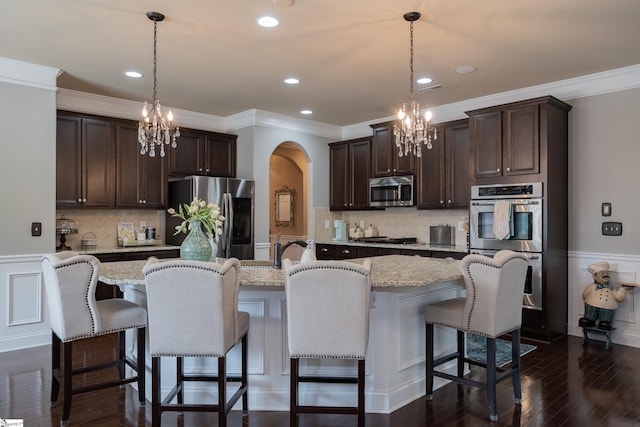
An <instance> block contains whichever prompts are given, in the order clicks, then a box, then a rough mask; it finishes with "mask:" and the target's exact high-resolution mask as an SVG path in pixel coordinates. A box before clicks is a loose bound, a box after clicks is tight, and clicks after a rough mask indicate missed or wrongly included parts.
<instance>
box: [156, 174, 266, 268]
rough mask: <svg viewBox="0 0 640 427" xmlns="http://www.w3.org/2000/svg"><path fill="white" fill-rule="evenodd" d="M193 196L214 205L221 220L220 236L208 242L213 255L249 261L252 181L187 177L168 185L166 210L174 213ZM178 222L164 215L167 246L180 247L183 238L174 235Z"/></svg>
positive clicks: (176, 219) (251, 235)
mask: <svg viewBox="0 0 640 427" xmlns="http://www.w3.org/2000/svg"><path fill="white" fill-rule="evenodd" d="M194 197H198V198H199V199H201V200H206V201H207V202H211V203H215V204H216V205H218V206H219V207H220V209H221V211H222V215H224V217H225V221H224V225H223V228H222V235H220V236H217V235H216V236H215V237H214V239H213V242H212V247H213V252H212V254H213V256H214V257H221V258H231V257H235V258H238V259H253V246H254V237H253V235H254V231H253V227H254V218H255V217H254V215H255V214H254V212H255V182H254V181H250V180H245V179H234V178H211V177H206V176H189V177H186V178H184V179H181V180H178V181H170V182H169V207H172V208H174V209H176V210H177V209H178V206H179V205H182V204H189V203H191V201H192V200H193V198H194ZM180 222H181V221H180V219H178V218H173V217H172V216H171V215H169V214H167V220H166V227H167V229H166V242H167V244H170V245H180V244H181V243H182V241H183V240H184V238H185V237H186V234H184V233H179V234H177V235H175V236H174V233H175V227H176V226H177V225H179V224H180Z"/></svg>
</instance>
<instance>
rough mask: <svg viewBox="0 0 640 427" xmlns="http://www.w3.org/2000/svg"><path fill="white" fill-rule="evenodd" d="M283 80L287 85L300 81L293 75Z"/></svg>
mask: <svg viewBox="0 0 640 427" xmlns="http://www.w3.org/2000/svg"><path fill="white" fill-rule="evenodd" d="M284 82H285V83H286V84H288V85H297V84H298V83H300V80H298V79H296V78H295V77H289V78H286V79H284Z"/></svg>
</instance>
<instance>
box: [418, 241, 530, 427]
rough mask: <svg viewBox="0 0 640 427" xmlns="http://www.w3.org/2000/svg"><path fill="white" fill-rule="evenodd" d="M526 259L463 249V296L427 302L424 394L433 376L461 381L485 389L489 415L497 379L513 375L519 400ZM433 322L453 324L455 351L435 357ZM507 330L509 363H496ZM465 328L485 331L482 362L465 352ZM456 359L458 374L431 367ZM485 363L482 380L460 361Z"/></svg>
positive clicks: (430, 389) (428, 391) (429, 390)
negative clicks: (473, 376) (467, 252)
mask: <svg viewBox="0 0 640 427" xmlns="http://www.w3.org/2000/svg"><path fill="white" fill-rule="evenodd" d="M528 266H529V261H528V259H527V257H526V256H525V255H523V254H521V253H517V252H512V251H499V252H498V253H496V255H495V256H494V257H493V258H490V257H486V256H483V255H467V256H465V257H464V259H463V260H462V263H461V270H462V274H463V276H464V284H465V288H466V291H467V293H466V297H462V298H454V299H449V300H444V301H440V302H437V303H434V304H429V305H427V307H426V308H425V313H424V319H425V322H426V354H427V369H426V371H427V374H426V376H427V387H426V395H427V399H428V400H431V399H432V394H433V377H434V376H437V377H441V378H445V379H448V380H451V381H455V382H457V383H459V384H465V385H471V386H475V387H480V388H484V389H486V390H487V401H488V404H489V418H490V419H491V420H492V421H495V420H497V419H498V415H497V412H496V383H498V382H500V381H502V380H504V379H506V378H509V377H511V379H512V381H513V392H514V395H515V402H516V404H520V403H521V390H520V326H521V325H522V297H523V294H524V285H525V280H526V275H527V269H528ZM433 325H440V326H447V327H450V328H454V329H456V330H457V341H458V344H457V351H456V352H454V353H452V354H449V355H446V356H442V357H440V358H438V359H436V360H434V354H433ZM509 332H510V333H511V348H512V354H511V368H510V369H508V370H504V369H501V368H496V337H498V336H500V335H503V334H506V333H509ZM465 333H472V334H477V335H483V336H485V337H486V342H487V361H486V364H482V363H478V362H476V361H473V360H471V359H468V358H467V357H466V356H465ZM454 359H456V360H457V368H458V369H457V370H458V372H457V376H456V375H451V374H448V373H446V372H441V371H436V370H435V369H434V368H435V367H437V366H439V365H442V364H443V363H445V362H448V361H450V360H454ZM465 362H466V363H470V364H473V365H478V366H482V367H484V368H486V382H480V381H475V380H471V379H469V378H465V377H464V363H465Z"/></svg>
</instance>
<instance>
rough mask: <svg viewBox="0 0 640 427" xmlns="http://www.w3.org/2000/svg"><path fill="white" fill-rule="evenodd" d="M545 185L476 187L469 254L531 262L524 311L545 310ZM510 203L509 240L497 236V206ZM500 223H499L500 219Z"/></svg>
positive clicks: (472, 188)
mask: <svg viewBox="0 0 640 427" xmlns="http://www.w3.org/2000/svg"><path fill="white" fill-rule="evenodd" d="M542 190H543V188H542V183H541V182H536V183H528V184H508V185H474V186H472V187H471V202H470V205H469V225H470V227H469V251H470V252H471V253H474V254H481V255H488V256H493V255H495V253H496V252H498V251H499V250H503V249H510V250H513V251H518V252H523V253H524V254H525V255H527V257H528V258H529V263H530V266H529V269H528V272H527V280H526V283H525V294H524V298H523V307H524V308H527V309H532V310H542V260H543V241H542V236H543V233H542V213H543V203H544V198H543V191H542ZM499 201H501V202H502V203H503V207H504V206H505V205H504V203H505V202H506V203H507V204H506V206H507V209H508V210H509V215H508V222H509V227H510V233H509V236H508V237H506V238H504V239H498V238H496V236H495V235H494V233H493V226H494V211H495V208H496V204H497V203H498V202H499ZM496 220H498V219H496Z"/></svg>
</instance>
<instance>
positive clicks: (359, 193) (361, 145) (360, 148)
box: [349, 140, 371, 209]
mask: <svg viewBox="0 0 640 427" xmlns="http://www.w3.org/2000/svg"><path fill="white" fill-rule="evenodd" d="M370 165H371V142H370V141H369V140H365V141H360V142H352V143H350V144H349V169H350V170H351V172H350V182H351V185H350V198H349V199H350V200H349V208H350V209H368V208H369V177H370V176H371V175H370V173H371V172H370V171H371V166H370Z"/></svg>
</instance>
